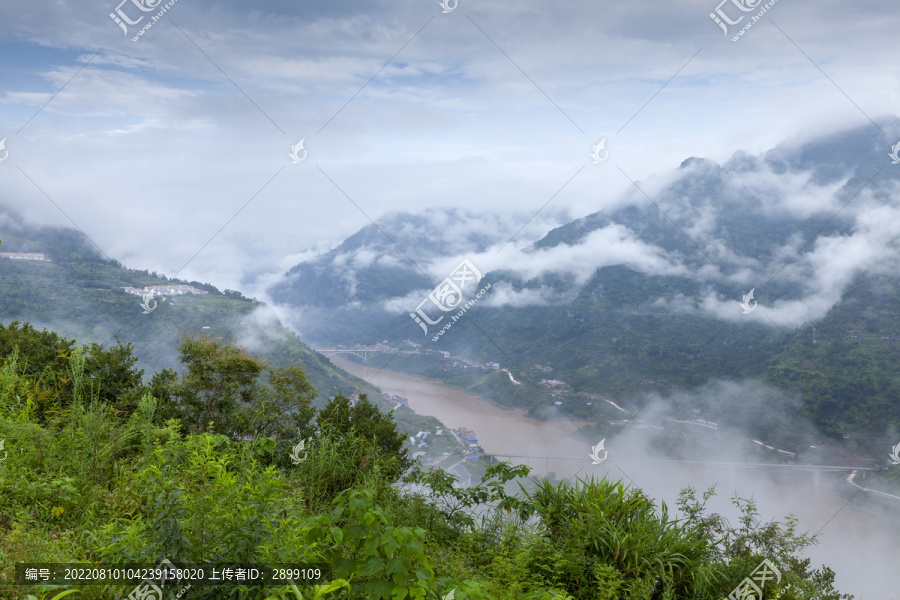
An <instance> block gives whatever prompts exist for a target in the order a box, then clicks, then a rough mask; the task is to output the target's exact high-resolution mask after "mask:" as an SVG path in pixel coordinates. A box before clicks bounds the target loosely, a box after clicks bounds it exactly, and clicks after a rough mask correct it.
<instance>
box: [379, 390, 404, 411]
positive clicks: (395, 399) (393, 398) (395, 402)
mask: <svg viewBox="0 0 900 600" xmlns="http://www.w3.org/2000/svg"><path fill="white" fill-rule="evenodd" d="M381 397H382V398H384V399H385V400H386V401H388V402H390V403H391V410H397V409H398V408H400V407H401V406H405V407H407V408H409V400H408V399H406V398H404V397H403V396H397V395H391V394H388V393H387V392H382V394H381Z"/></svg>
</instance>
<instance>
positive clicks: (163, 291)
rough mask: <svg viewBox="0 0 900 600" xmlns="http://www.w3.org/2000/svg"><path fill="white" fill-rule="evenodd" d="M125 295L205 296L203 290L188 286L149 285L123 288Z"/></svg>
mask: <svg viewBox="0 0 900 600" xmlns="http://www.w3.org/2000/svg"><path fill="white" fill-rule="evenodd" d="M122 289H123V290H125V293H126V294H133V295H135V296H145V295H147V294H150V293H152V294H153V295H154V296H182V295H184V294H206V293H208V292H204V291H203V290H198V289H197V288H195V287H193V286H190V285H151V286H147V287H143V288H134V287H123V288H122Z"/></svg>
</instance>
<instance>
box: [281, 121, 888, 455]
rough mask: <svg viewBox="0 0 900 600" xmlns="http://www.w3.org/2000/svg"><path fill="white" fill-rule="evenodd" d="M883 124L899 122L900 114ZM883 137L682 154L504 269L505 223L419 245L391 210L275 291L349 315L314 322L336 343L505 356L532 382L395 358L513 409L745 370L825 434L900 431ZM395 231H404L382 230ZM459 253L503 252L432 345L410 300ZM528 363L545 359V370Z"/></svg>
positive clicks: (849, 136) (636, 396)
mask: <svg viewBox="0 0 900 600" xmlns="http://www.w3.org/2000/svg"><path fill="white" fill-rule="evenodd" d="M886 129H888V130H889V131H891V132H893V133H896V134H897V135H898V136H900V121H898V120H896V119H894V120H893V121H891V123H890V124H889V126H888V127H887V128H886ZM890 148H891V143H889V142H888V141H886V138H885V136H884V135H883V134H882V133H881V132H880V131H878V130H877V129H875V128H874V127H860V128H856V129H852V130H848V131H841V132H834V133H830V134H828V135H824V136H820V137H818V138H815V139H812V140H805V141H792V142H787V143H784V144H782V145H780V146H778V147H776V148H773V149H772V150H770V151H768V152H766V153H764V154H761V155H751V154H749V153H746V152H736V153H735V154H734V155H733V156H732V157H731V158H730V159H729V160H728V161H726V162H725V163H723V164H718V163H716V162H714V161H712V160H708V159H703V158H696V157H695V158H689V159H687V160H685V161H684V162H683V163H682V164H681V166H680V167H679V168H678V169H677V170H675V171H674V172H672V173H667V174H664V175H661V176H659V177H655V178H653V179H651V180H650V181H648V182H646V183H643V182H642V183H639V184H638V187H639V188H640V189H631V190H630V191H629V192H628V193H626V194H624V195H623V196H622V197H620V198H616V199H615V200H614V201H612V202H609V203H608V204H607V205H606V206H605V207H604V209H603V210H600V211H597V212H595V213H593V214H590V215H587V216H585V217H582V218H579V219H576V220H573V221H571V222H568V223H566V224H565V225H562V226H560V227H558V228H556V229H553V230H551V231H549V232H547V234H546V235H545V236H544V237H543V238H542V239H540V240H538V241H537V242H535V243H534V244H533V245H532V246H530V247H528V248H525V249H523V250H522V251H520V252H517V253H515V256H514V258H513V259H510V260H506V262H504V263H502V264H498V263H497V259H496V257H495V255H496V252H495V246H499V245H500V244H502V243H503V242H505V241H506V240H505V239H502V236H495V237H493V238H491V237H488V238H486V239H484V240H482V241H483V244H482V245H480V246H477V245H472V246H471V247H460V246H451V247H443V246H441V244H440V243H437V244H434V246H433V247H429V248H428V250H425V249H423V248H422V244H417V243H416V241H417V240H421V239H427V233H428V232H427V231H425V230H422V229H421V228H420V229H419V230H418V231H417V230H416V220H415V217H412V216H407V215H395V216H392V217H391V219H390V221H386V222H385V223H384V224H383V225H382V224H379V226H380V227H381V229H382V230H383V231H384V232H385V233H382V232H381V231H378V229H379V228H378V227H376V226H369V227H367V228H365V229H364V230H362V231H360V232H359V233H358V234H357V235H356V236H353V238H350V239H348V240H347V242H345V244H342V245H341V246H339V247H338V248H336V249H335V250H334V251H332V252H331V253H329V254H328V255H325V256H322V257H320V258H318V259H316V260H314V261H309V262H307V263H302V264H300V265H297V266H296V267H294V268H293V269H292V270H291V271H290V272H289V274H288V275H287V276H286V278H285V281H284V282H282V283H281V284H279V286H276V289H277V292H278V293H277V294H275V293H273V298H275V299H276V300H277V301H278V302H280V303H283V304H285V305H286V306H288V307H290V308H292V309H294V310H295V311H297V314H308V312H307V311H309V309H310V307H313V308H315V311H316V312H315V318H316V319H317V320H319V321H330V320H333V321H339V322H340V323H341V325H340V326H339V327H338V326H335V327H331V328H320V329H318V330H317V334H319V335H320V336H321V337H322V339H325V340H327V343H329V344H337V343H372V342H374V341H382V340H388V341H389V342H390V343H391V344H393V345H395V346H396V347H406V348H409V346H408V345H406V344H405V342H404V340H407V339H409V340H412V341H414V342H418V343H420V344H423V347H424V348H426V349H431V350H442V351H448V352H450V353H451V354H452V355H453V356H454V357H466V358H469V359H472V360H476V361H480V362H484V361H495V362H498V363H500V364H501V366H503V367H506V368H508V369H509V370H510V371H511V372H512V373H520V374H524V376H525V377H526V379H528V380H529V381H530V382H531V383H532V385H531V386H530V389H531V392H526V391H525V390H524V388H522V387H519V388H516V387H515V386H514V384H511V383H510V382H509V381H508V380H506V375H505V374H496V376H495V377H493V379H491V378H490V377H488V375H477V376H476V375H475V374H474V373H468V374H463V373H462V371H461V369H462V366H461V365H460V364H457V365H456V366H454V365H453V364H452V363H453V360H454V359H444V358H438V357H435V356H433V355H427V354H425V355H421V356H413V355H409V354H407V355H399V356H393V357H391V358H390V360H391V367H390V368H394V369H401V370H404V369H405V370H408V371H410V372H416V373H419V374H423V375H428V376H432V377H440V378H441V379H444V380H445V381H448V382H450V383H452V384H454V385H458V386H460V387H465V388H467V389H471V390H473V391H476V390H477V391H480V392H481V393H484V394H485V395H486V396H488V397H492V398H493V397H496V398H495V399H496V400H498V401H500V402H503V403H506V404H509V405H515V406H525V407H528V408H531V409H535V408H536V407H537V405H538V404H541V405H547V404H549V403H550V402H548V400H550V399H551V396H550V394H549V392H548V391H546V389H545V388H546V384H544V385H543V386H540V385H539V380H540V379H547V378H550V377H552V378H555V379H557V380H560V381H564V382H565V384H566V386H567V389H568V390H569V392H570V394H569V395H570V397H571V398H573V400H572V401H569V402H566V403H564V408H562V409H560V410H564V411H568V412H569V416H572V417H579V418H590V417H591V416H592V415H593V416H596V409H592V408H588V404H587V403H586V402H584V401H583V398H581V399H579V400H577V401H575V400H574V399H575V398H578V396H579V394H586V393H592V394H607V395H609V396H611V397H613V398H617V399H622V402H624V403H625V404H626V406H628V405H630V406H632V407H638V406H641V405H642V404H644V403H645V402H646V399H647V397H648V394H649V395H650V396H652V395H654V394H664V395H666V394H671V393H673V391H675V390H678V391H680V392H683V391H685V390H699V389H701V388H703V386H708V385H710V384H711V383H712V382H715V381H738V380H741V381H743V380H750V381H755V382H757V383H760V384H766V385H770V386H774V387H775V388H776V389H778V390H781V392H782V394H781V398H782V400H781V401H782V402H784V400H783V399H784V398H788V397H792V396H794V397H799V398H800V399H801V402H800V403H799V404H798V405H797V406H796V407H795V408H794V409H792V410H793V412H795V413H796V415H797V416H804V417H808V418H809V419H811V421H812V422H813V423H814V424H815V426H816V428H817V429H818V430H819V432H820V433H821V434H822V435H826V436H829V437H831V438H834V439H844V438H845V437H847V436H849V437H850V438H851V439H852V438H854V437H856V436H862V437H867V439H871V438H872V436H875V435H881V434H884V433H885V432H888V431H890V429H891V427H893V428H895V429H897V428H900V404H898V403H897V402H896V397H897V395H898V392H900V371H898V368H900V308H898V307H900V303H898V302H897V300H898V298H897V292H896V290H897V289H898V284H900V280H898V276H897V273H898V272H900V269H898V267H900V246H898V243H897V240H898V235H900V196H898V193H897V191H898V187H900V186H898V180H900V171H898V170H897V169H898V167H895V166H893V165H892V164H891V160H890V158H889V157H888V153H889V152H890ZM401 225H405V226H406V227H405V228H404V227H401ZM399 229H402V231H403V235H402V236H397V237H392V238H391V241H388V240H387V239H386V238H387V237H391V233H392V232H393V231H395V230H399ZM417 233H418V235H417ZM385 234H387V235H385ZM351 240H353V241H352V242H351ZM391 242H394V243H396V245H397V246H399V247H400V248H403V249H404V250H406V249H407V248H414V249H415V251H414V252H412V253H410V252H407V254H410V256H412V257H414V258H415V260H416V262H417V264H418V266H419V267H420V268H421V269H422V270H423V271H425V272H427V273H429V274H431V280H430V281H427V280H426V279H427V278H426V277H424V275H422V272H421V271H419V270H417V269H416V268H415V267H413V266H412V265H411V264H410V262H409V261H406V262H404V261H402V260H400V259H399V257H398V253H399V251H398V250H396V247H395V246H393V244H392V243H391ZM405 243H409V244H410V245H409V246H404V244H405ZM425 246H427V244H426V245H425ZM463 246H464V245H463ZM463 257H465V258H469V259H471V261H472V263H473V264H475V265H484V264H491V265H496V266H494V268H491V269H484V271H485V273H484V279H483V281H482V282H480V283H479V284H478V287H479V288H481V287H482V286H484V285H486V284H490V286H491V288H490V292H489V293H488V294H486V295H485V297H484V298H482V299H480V300H479V302H478V304H477V305H475V306H473V307H472V308H470V309H468V310H467V312H466V313H465V315H464V317H461V318H459V320H458V321H454V322H452V329H450V330H448V331H447V332H446V334H445V335H442V336H441V337H440V338H439V340H438V341H432V339H433V336H434V333H435V331H436V330H437V328H438V327H440V326H443V325H444V324H445V323H447V322H449V319H447V320H445V321H444V322H442V323H441V324H439V325H438V326H432V327H430V328H429V329H428V332H427V334H426V335H424V336H423V335H422V329H420V328H419V326H418V325H417V324H416V323H415V322H414V321H413V320H412V319H411V318H410V313H411V312H412V311H414V310H415V309H416V307H417V305H418V304H419V303H420V302H421V301H422V300H424V299H425V298H426V297H427V295H428V293H429V292H430V291H431V290H432V289H433V288H434V286H435V284H436V283H438V282H439V281H440V279H441V276H440V275H436V274H439V273H444V274H445V275H443V276H446V275H449V273H450V267H452V263H454V262H459V260H460V259H461V258H463ZM448 260H449V261H451V262H449V263H448V262H447V261H448ZM388 263H390V269H391V270H390V271H389V272H388V271H386V270H384V269H386V268H387V267H386V265H387V264H388ZM438 265H440V268H438ZM444 265H449V266H447V267H444ZM442 268H443V271H442V270H441V269H442ZM298 274H304V275H303V277H305V278H306V280H309V279H311V278H312V277H313V275H314V274H317V276H318V277H320V278H324V279H326V280H328V281H329V282H330V286H329V285H326V289H327V290H328V293H327V294H326V295H322V296H317V295H318V290H317V288H316V287H315V286H307V288H306V291H305V295H303V294H298V293H294V294H291V293H287V292H286V291H285V290H288V289H291V285H296V282H297V281H300V280H302V279H303V277H299V276H298ZM319 281H321V279H320V280H319ZM338 281H341V282H357V283H359V282H365V285H363V286H359V285H357V286H356V287H353V286H352V285H349V284H347V283H341V284H337V283H336V282H338ZM751 290H752V291H753V294H754V295H753V297H752V299H751V300H749V302H748V304H747V308H750V307H753V310H752V311H748V312H745V310H742V307H741V305H740V303H741V301H742V299H743V298H744V297H745V296H748V294H749V292H750V291H751ZM467 299H468V297H467ZM754 303H755V304H754ZM756 308H759V310H756ZM431 310H432V316H433V317H435V316H437V315H438V314H440V313H439V312H434V310H435V309H434V308H433V307H432V308H431ZM754 311H755V312H754ZM450 314H451V313H446V314H445V316H447V317H449V315H450ZM304 322H305V321H304ZM813 327H815V328H816V343H815V344H814V343H813V341H812V340H813V331H812V328H813ZM457 362H458V361H457ZM535 364H540V365H549V366H552V367H553V369H554V370H553V372H552V373H553V374H552V376H550V375H546V374H544V372H540V371H537V370H535V367H534V366H533V365H535ZM617 401H618V400H617ZM739 401H740V395H739V394H738V395H735V397H733V398H731V399H730V401H729V402H721V403H719V405H718V406H717V405H716V402H707V403H705V404H704V402H702V401H701V400H700V399H696V402H697V403H699V404H704V405H703V406H702V407H701V408H700V410H703V411H705V412H704V414H709V415H710V416H711V417H715V418H717V419H722V420H727V419H729V418H734V417H735V415H736V414H737V413H735V412H734V411H733V410H732V409H733V406H734V403H735V402H739ZM776 401H777V400H772V402H776ZM592 404H593V403H592ZM691 408H694V409H695V410H696V409H697V405H695V406H692V407H691ZM745 416H746V415H745ZM758 417H759V415H757V418H758ZM757 420H759V419H757ZM795 443H797V442H795Z"/></svg>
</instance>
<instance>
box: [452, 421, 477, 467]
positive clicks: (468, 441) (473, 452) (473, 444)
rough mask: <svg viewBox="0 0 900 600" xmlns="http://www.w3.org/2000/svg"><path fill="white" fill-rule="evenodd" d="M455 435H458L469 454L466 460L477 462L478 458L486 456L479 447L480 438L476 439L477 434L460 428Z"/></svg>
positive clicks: (455, 431) (455, 430)
mask: <svg viewBox="0 0 900 600" xmlns="http://www.w3.org/2000/svg"><path fill="white" fill-rule="evenodd" d="M453 433H455V434H456V437H457V438H458V439H459V441H460V442H461V443H462V444H463V446H464V447H465V448H466V450H468V452H469V454H468V456H467V457H466V458H468V459H469V460H475V459H476V458H478V457H480V456H483V455H484V450H483V448H482V447H481V446H479V445H478V438H477V437H475V432H474V431H472V430H471V429H468V428H466V427H460V428H458V429H454V430H453Z"/></svg>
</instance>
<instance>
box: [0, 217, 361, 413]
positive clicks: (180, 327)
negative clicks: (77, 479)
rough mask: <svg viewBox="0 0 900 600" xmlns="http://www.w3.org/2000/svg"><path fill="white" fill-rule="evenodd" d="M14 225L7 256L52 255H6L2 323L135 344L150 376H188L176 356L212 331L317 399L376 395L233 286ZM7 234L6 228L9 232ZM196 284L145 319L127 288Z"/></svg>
mask: <svg viewBox="0 0 900 600" xmlns="http://www.w3.org/2000/svg"><path fill="white" fill-rule="evenodd" d="M6 221H7V222H9V223H12V225H11V226H7V227H5V228H3V229H0V240H2V242H3V243H2V250H3V251H4V252H36V253H43V254H44V255H45V257H46V258H47V259H48V260H47V261H34V260H13V259H9V258H0V322H2V323H4V324H8V323H10V322H12V321H20V322H30V323H32V325H34V326H35V327H38V328H47V329H50V330H52V331H56V332H58V333H60V334H61V335H63V336H65V337H67V338H72V339H76V340H78V341H79V342H80V343H90V342H98V343H101V344H104V345H107V346H108V345H110V344H112V343H114V341H115V338H118V339H119V340H120V341H122V342H130V343H132V344H133V345H134V354H135V356H137V357H138V358H139V362H138V365H137V366H138V367H139V368H142V369H144V371H145V373H144V376H145V378H149V377H150V376H151V375H152V373H154V372H156V371H158V370H160V369H162V368H170V369H175V370H180V367H181V365H180V363H179V362H178V356H177V351H176V345H177V340H178V339H179V337H180V336H181V335H182V333H183V332H200V333H208V334H210V335H214V336H221V337H224V338H226V339H231V340H236V341H238V342H239V343H245V344H249V347H250V349H251V350H254V349H255V346H258V347H259V349H260V352H259V354H260V355H261V356H263V357H264V358H266V359H267V360H269V361H270V362H271V363H272V364H273V365H274V366H282V365H297V364H299V365H300V366H302V367H303V369H304V370H305V372H306V375H307V379H308V380H309V382H310V383H311V384H312V386H313V387H314V388H315V389H316V390H317V392H318V394H319V395H318V398H317V403H320V402H322V401H323V400H327V398H328V397H330V396H334V395H336V394H337V393H343V394H345V395H350V394H352V393H353V392H356V391H361V392H364V393H368V394H370V395H371V396H372V397H373V398H375V397H376V396H377V390H376V388H374V387H372V386H370V385H368V384H367V383H366V382H365V381H362V380H360V379H358V378H356V377H354V376H352V375H350V374H348V373H346V372H344V371H342V370H340V369H337V368H336V367H334V366H333V365H332V364H331V363H330V362H329V361H328V360H327V359H325V357H323V356H322V355H320V354H318V353H316V352H315V351H313V350H312V349H311V348H309V347H308V346H306V345H305V344H304V343H302V342H301V341H300V340H299V339H298V338H297V336H296V335H295V334H293V333H292V332H290V331H289V330H288V329H287V328H285V327H284V326H283V325H281V324H280V323H275V324H270V323H267V322H266V323H264V322H261V321H258V320H256V319H255V318H254V316H253V312H254V310H255V309H257V308H260V306H261V304H260V303H259V302H257V301H255V300H250V299H248V298H245V297H243V296H242V295H241V294H240V293H238V292H235V291H230V290H225V291H224V292H220V291H219V290H218V289H216V288H215V287H214V286H212V285H208V284H203V283H200V282H196V281H191V282H189V281H182V280H174V279H168V278H166V277H164V276H160V275H157V274H156V273H148V272H146V271H135V270H131V269H126V268H125V267H123V266H122V265H121V264H120V263H118V262H117V261H111V260H106V259H104V258H102V257H100V256H99V255H98V253H96V252H95V251H93V250H92V249H91V247H90V245H89V243H88V242H87V241H86V239H85V237H84V236H83V235H82V234H80V233H78V232H77V231H74V230H70V229H57V228H31V227H26V226H24V225H23V224H21V223H16V219H15V216H14V215H6ZM4 229H5V230H4ZM161 285H190V286H193V287H194V288H196V289H199V290H202V291H204V292H206V293H204V294H197V295H195V294H186V295H170V296H163V297H156V298H154V299H153V300H152V301H150V302H149V303H148V304H147V306H148V307H153V306H154V303H155V304H156V307H155V308H154V309H153V310H152V311H151V312H149V314H144V312H145V311H144V309H143V308H142V306H141V303H142V298H141V296H136V295H131V294H128V293H126V292H125V291H124V290H123V289H122V288H123V287H134V288H144V287H145V286H161Z"/></svg>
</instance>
